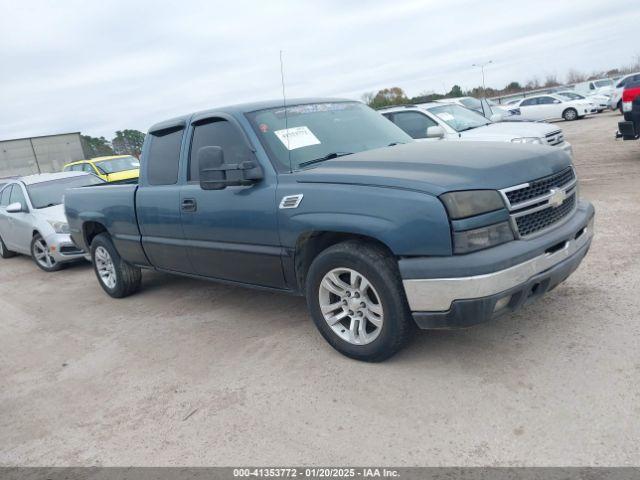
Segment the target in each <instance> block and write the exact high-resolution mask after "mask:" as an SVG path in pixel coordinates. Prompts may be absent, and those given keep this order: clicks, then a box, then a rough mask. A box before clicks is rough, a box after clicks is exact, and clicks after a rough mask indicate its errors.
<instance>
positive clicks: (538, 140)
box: [511, 137, 544, 145]
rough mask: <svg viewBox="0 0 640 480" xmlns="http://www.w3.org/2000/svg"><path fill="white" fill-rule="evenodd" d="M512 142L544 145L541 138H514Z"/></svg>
mask: <svg viewBox="0 0 640 480" xmlns="http://www.w3.org/2000/svg"><path fill="white" fill-rule="evenodd" d="M511 142H512V143H535V144H539V145H544V142H543V141H542V139H541V138H540V137H519V138H512V139H511Z"/></svg>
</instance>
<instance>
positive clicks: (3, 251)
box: [0, 237, 16, 258]
mask: <svg viewBox="0 0 640 480" xmlns="http://www.w3.org/2000/svg"><path fill="white" fill-rule="evenodd" d="M15 256H16V253H15V252H12V251H11V250H9V249H8V248H7V246H6V245H5V244H4V241H3V240H2V237H0V257H2V258H11V257H15Z"/></svg>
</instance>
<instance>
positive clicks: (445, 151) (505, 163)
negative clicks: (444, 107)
mask: <svg viewBox="0 0 640 480" xmlns="http://www.w3.org/2000/svg"><path fill="white" fill-rule="evenodd" d="M569 165H571V158H570V157H569V155H567V154H566V153H565V152H563V151H562V150H561V149H559V148H554V147H547V146H541V145H526V144H512V143H504V142H501V143H498V142H431V143H429V142H426V143H425V142H413V143H408V144H406V145H396V146H393V147H385V148H378V149H375V150H369V151H365V152H360V153H355V154H352V155H347V156H344V157H339V158H336V159H334V160H327V161H325V162H322V163H319V164H317V165H314V166H313V167H309V168H308V169H306V170H302V171H298V172H296V173H295V174H294V175H296V177H295V178H296V181H298V182H300V183H334V184H335V183H341V184H350V185H370V186H379V187H392V188H401V189H409V190H416V191H420V192H423V193H427V194H430V195H440V194H442V193H444V192H448V191H454V190H473V189H491V190H494V189H501V188H506V187H510V186H514V185H519V184H521V183H525V182H528V181H530V180H534V179H536V178H540V177H544V176H547V175H551V174H553V173H556V172H558V171H560V170H562V169H564V168H566V167H568V166H569Z"/></svg>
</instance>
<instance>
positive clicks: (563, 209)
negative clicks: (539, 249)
mask: <svg viewBox="0 0 640 480" xmlns="http://www.w3.org/2000/svg"><path fill="white" fill-rule="evenodd" d="M575 206H576V193H575V192H574V193H572V194H571V195H570V196H568V197H567V198H565V200H564V202H562V204H560V206H559V207H556V208H544V209H542V210H537V211H535V212H533V213H526V214H525V215H521V216H518V217H515V221H516V226H517V227H518V232H519V233H520V236H521V237H526V236H529V235H532V234H534V233H536V232H539V231H540V230H544V229H545V228H547V227H550V226H551V225H553V224H554V223H556V222H558V221H560V220H562V219H563V218H564V217H566V216H567V215H569V214H570V213H571V212H572V211H573V209H574V208H575Z"/></svg>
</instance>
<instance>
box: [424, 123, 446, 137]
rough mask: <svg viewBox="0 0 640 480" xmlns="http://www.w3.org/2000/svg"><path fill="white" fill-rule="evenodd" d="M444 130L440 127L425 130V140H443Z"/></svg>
mask: <svg viewBox="0 0 640 480" xmlns="http://www.w3.org/2000/svg"><path fill="white" fill-rule="evenodd" d="M444 134H445V131H444V128H442V127H440V126H436V127H429V128H427V138H444Z"/></svg>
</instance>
